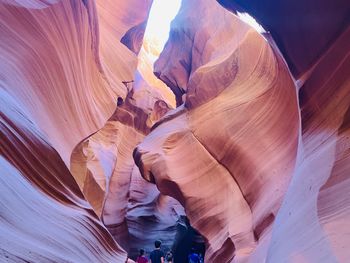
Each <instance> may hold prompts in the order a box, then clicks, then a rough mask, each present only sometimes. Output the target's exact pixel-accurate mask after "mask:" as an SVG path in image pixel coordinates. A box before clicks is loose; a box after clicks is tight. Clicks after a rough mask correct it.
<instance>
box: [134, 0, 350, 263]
mask: <svg viewBox="0 0 350 263" xmlns="http://www.w3.org/2000/svg"><path fill="white" fill-rule="evenodd" d="M221 2H225V3H226V4H225V6H229V2H230V1H221ZM240 2H242V1H231V2H230V3H233V5H230V6H231V7H232V6H233V7H235V6H237V5H238V6H239V7H242V6H243V7H244V8H245V10H248V11H251V12H250V13H251V14H252V15H256V17H257V18H258V21H262V24H263V26H264V27H265V29H266V30H267V31H268V32H271V35H269V34H267V35H265V37H266V39H264V38H263V37H262V36H261V35H259V34H257V32H255V30H253V29H252V28H250V27H249V26H248V25H246V24H244V23H243V22H241V21H239V19H238V18H237V17H235V16H234V15H233V14H230V13H229V12H228V11H226V10H224V9H223V8H221V7H220V6H219V5H218V4H217V3H215V2H214V1H210V0H208V1H205V0H202V1H200V0H198V1H183V4H182V7H181V10H180V12H179V14H178V16H177V17H176V19H175V20H174V21H173V23H172V29H171V32H170V38H169V41H168V42H167V45H166V47H165V49H164V51H163V52H162V54H161V56H160V58H159V60H158V61H157V62H156V64H155V74H156V75H157V76H158V77H159V78H160V79H161V80H163V81H164V82H165V83H167V85H168V86H169V87H170V88H171V89H172V90H173V92H174V94H175V96H176V100H177V104H178V105H180V104H182V103H183V106H181V107H179V108H178V109H177V110H176V111H173V112H170V113H168V114H167V116H166V117H165V118H163V120H161V121H160V122H159V123H157V124H156V125H155V126H154V127H153V131H152V132H151V134H150V135H148V136H147V137H146V138H145V140H144V141H143V142H142V143H141V144H140V145H138V147H137V148H136V150H135V152H134V158H135V161H136V163H137V165H138V166H139V168H140V170H141V174H142V176H143V177H144V178H146V179H147V180H149V181H151V182H154V183H155V184H156V185H157V186H158V188H159V189H160V191H161V192H162V193H164V194H167V195H170V196H173V197H174V198H176V199H177V200H179V201H180V203H181V204H182V205H183V206H184V208H185V211H186V214H187V215H188V217H189V219H190V221H191V225H192V226H194V227H195V228H196V229H197V230H198V231H199V232H200V233H201V234H202V235H203V236H204V237H205V239H206V244H207V252H206V260H207V261H208V262H247V261H248V262H262V261H266V262H347V259H348V258H350V255H349V249H348V244H349V232H348V230H347V229H349V222H350V220H349V207H350V203H349V198H348V197H349V190H350V189H349V176H348V175H349V174H350V170H349V168H350V167H349V165H348V159H349V153H350V150H349V149H350V148H349V140H348V133H349V125H348V124H349V114H348V113H349V106H350V98H349V95H350V86H349V76H350V74H349V73H350V72H349V68H350V67H349V50H350V45H349V39H350V38H349V21H348V19H346V18H344V16H343V15H344V14H345V13H346V12H347V13H348V10H349V6H348V5H346V4H345V3H344V1H343V2H342V1H336V4H335V5H333V4H332V8H331V9H327V6H328V4H327V1H323V2H322V3H321V4H320V5H318V6H317V8H316V9H315V12H317V15H319V18H320V19H323V18H322V14H323V13H325V12H329V14H328V15H327V16H334V15H335V14H336V12H335V10H339V11H340V9H342V8H343V9H342V10H341V12H340V13H339V14H340V15H339V17H337V19H336V20H333V21H332V23H331V25H328V26H327V27H326V28H325V30H326V31H325V35H323V31H322V30H323V29H322V26H321V25H322V23H321V24H320V25H318V26H316V25H317V24H315V23H312V21H311V18H310V17H308V16H307V15H306V14H305V13H304V12H305V9H303V4H300V3H297V2H293V3H290V4H288V3H283V4H281V5H278V4H277V2H273V1H272V2H271V3H269V4H267V5H263V6H262V5H261V4H258V3H257V1H246V2H244V3H243V2H242V3H240ZM255 2H256V3H255ZM309 2H311V1H309ZM309 2H308V1H307V2H306V3H305V6H311V3H309ZM236 4H237V5H236ZM329 4H330V3H329ZM290 6H293V7H294V8H292V9H289V8H288V7H290ZM297 6H298V7H297ZM299 6H300V7H299ZM270 7H271V8H270ZM298 8H299V9H298ZM193 10H196V12H195V14H194V13H193ZM235 10H236V9H235ZM298 10H299V11H298ZM238 11H242V8H240V9H238ZM279 11H281V13H280V14H279V13H278V12H279ZM286 12H288V13H289V12H291V14H292V15H295V17H300V19H299V18H298V19H297V23H296V24H295V25H297V24H298V25H299V27H298V28H301V29H300V30H298V29H297V28H293V30H292V29H291V28H290V27H289V25H291V23H288V21H289V22H290V19H289V16H287V15H285V13H286ZM199 14H200V15H199ZM281 15H284V18H281V17H280V16H281ZM260 18H261V20H260ZM280 18H281V19H280ZM286 19H287V20H288V21H286ZM283 21H285V23H284V22H283ZM324 21H327V20H324ZM308 25H310V27H309V26H308ZM293 26H294V24H293ZM316 36H319V37H321V36H323V38H322V40H320V41H318V40H315V39H317V37H316ZM296 41H297V42H298V43H296ZM299 43H300V44H299ZM303 43H305V45H304V44H303ZM314 43H317V46H316V47H314V45H315V44H314ZM280 50H281V53H280ZM282 54H283V55H284V58H285V59H286V61H287V63H288V66H289V69H288V68H287V65H286V64H285V63H284V60H283V58H282V56H281V55H282ZM289 70H290V71H291V72H292V73H293V74H294V78H295V84H294V82H293V79H292V76H291V74H290V73H289ZM298 89H299V94H298V95H299V100H298V99H297V91H298Z"/></svg>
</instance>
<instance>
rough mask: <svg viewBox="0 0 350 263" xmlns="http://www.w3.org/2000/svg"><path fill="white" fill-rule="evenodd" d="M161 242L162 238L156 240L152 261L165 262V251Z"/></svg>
mask: <svg viewBox="0 0 350 263" xmlns="http://www.w3.org/2000/svg"><path fill="white" fill-rule="evenodd" d="M161 244H162V241H160V240H156V241H155V242H154V246H155V250H153V251H152V252H151V254H150V263H164V252H163V251H162V250H161V249H160V246H161Z"/></svg>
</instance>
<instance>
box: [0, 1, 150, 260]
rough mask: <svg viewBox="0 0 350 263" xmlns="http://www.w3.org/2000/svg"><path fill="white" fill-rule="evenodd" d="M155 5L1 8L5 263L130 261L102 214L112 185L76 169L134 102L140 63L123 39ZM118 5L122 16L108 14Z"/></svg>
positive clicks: (17, 4) (23, 4) (10, 4)
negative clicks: (76, 160) (126, 103)
mask: <svg viewBox="0 0 350 263" xmlns="http://www.w3.org/2000/svg"><path fill="white" fill-rule="evenodd" d="M150 4H151V1H145V2H144V5H142V6H139V3H137V2H136V1H135V2H134V6H133V5H132V3H131V2H129V3H128V4H125V2H123V1H120V3H119V4H118V3H116V1H96V2H95V1H89V0H87V1H75V0H74V1H73V0H72V1H69V0H62V1H38V0H37V1H35V0H29V1H20V0H18V1H1V2H0V23H1V27H0V35H1V43H0V54H1V72H0V80H1V81H0V82H1V83H0V86H1V101H2V102H1V156H2V157H1V158H2V159H1V169H2V170H1V180H2V181H3V182H4V184H2V188H1V194H0V195H1V200H3V202H2V203H1V210H0V211H1V233H6V235H1V238H0V240H1V255H0V258H1V260H3V259H4V260H10V261H15V262H19V261H26V262H28V261H29V262H39V261H40V262H52V261H56V262H125V261H126V259H127V255H126V252H125V251H124V250H123V249H121V248H120V247H119V246H118V245H117V244H116V243H115V241H114V240H113V238H112V236H111V235H110V234H109V233H108V231H107V230H106V228H105V227H104V226H103V224H102V222H101V221H100V220H99V219H98V218H97V217H96V215H95V212H96V213H97V214H99V213H101V208H100V203H101V202H102V201H101V200H103V191H104V189H103V187H105V185H106V182H104V180H106V179H107V180H108V179H109V178H102V177H101V176H100V179H101V180H100V181H95V179H94V178H93V177H92V175H91V173H90V174H89V175H88V176H87V177H86V178H82V177H80V178H78V177H72V174H71V173H70V172H69V170H68V169H67V166H68V167H69V164H70V159H71V154H72V152H73V149H75V148H76V145H78V144H79V143H80V142H81V141H84V139H85V138H86V137H88V136H90V135H91V134H93V133H94V132H96V131H97V130H99V129H100V128H102V127H103V126H104V125H105V123H106V121H107V120H108V118H109V117H110V116H111V115H112V114H113V112H114V110H115V108H116V99H117V97H118V96H121V97H123V96H124V97H125V96H126V94H127V92H128V89H127V87H125V85H123V84H122V81H124V80H130V79H132V78H133V75H134V71H135V70H136V66H137V57H136V55H135V54H134V53H133V52H132V51H130V50H129V49H128V47H126V46H125V45H124V44H123V43H120V39H121V38H122V37H123V35H125V33H126V32H127V31H128V30H129V29H130V28H132V27H134V26H136V25H138V24H140V22H142V21H145V19H146V17H147V15H148V11H149V7H150ZM112 6H113V7H115V6H117V7H118V12H119V15H118V16H116V19H113V18H114V17H113V16H110V15H111V14H110V13H108V12H106V10H108V11H113V10H112V9H111V7H112ZM135 6H137V8H135ZM130 10H132V11H133V12H132V15H131V16H129V11H130ZM115 32H117V34H113V33H115ZM113 56H114V57H113ZM94 146H95V147H98V146H97V145H94ZM99 147H100V148H103V145H99ZM56 151H57V152H56ZM80 157H82V156H80ZM61 158H62V159H61ZM113 158H115V157H114V156H113V157H112V159H113ZM130 159H132V157H131V154H130ZM81 161H82V160H81ZM84 169H86V170H88V169H91V170H93V172H94V174H98V172H101V171H100V170H98V169H101V167H98V166H94V165H91V166H90V167H84V165H82V166H81V167H79V168H78V171H79V173H80V174H83V173H82V172H81V170H84ZM94 169H95V170H94ZM72 172H73V176H75V174H76V173H75V172H76V171H74V170H72ZM100 175H101V173H100ZM7 176H8V177H9V178H11V179H10V180H5V178H6V177H7ZM24 178H25V179H24ZM73 178H75V179H76V181H77V182H78V184H76V182H75V181H74V179H73ZM91 185H93V186H94V187H91ZM79 186H80V187H79ZM79 188H80V189H79ZM80 190H81V191H82V192H84V195H85V196H87V197H88V198H87V199H88V200H89V201H90V204H91V205H92V206H93V208H94V210H95V211H93V210H92V209H91V207H90V205H89V204H88V203H87V202H86V201H85V200H84V197H83V195H82V193H81V192H80ZM21 195H23V196H22V197H21ZM12 230H13V231H12ZM34 244H37V246H36V245H34Z"/></svg>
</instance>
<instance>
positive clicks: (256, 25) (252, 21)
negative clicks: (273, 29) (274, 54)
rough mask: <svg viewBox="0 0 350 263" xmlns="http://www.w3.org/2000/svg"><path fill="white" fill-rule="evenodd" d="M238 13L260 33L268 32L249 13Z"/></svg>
mask: <svg viewBox="0 0 350 263" xmlns="http://www.w3.org/2000/svg"><path fill="white" fill-rule="evenodd" d="M237 15H238V17H239V18H240V19H241V20H242V21H244V22H245V23H247V24H248V25H250V26H251V27H253V28H255V30H256V31H258V32H259V33H260V34H261V33H265V32H266V31H265V29H264V28H263V27H262V26H261V25H260V24H259V23H258V22H256V20H255V19H254V18H253V17H252V16H250V15H249V14H247V13H239V12H237Z"/></svg>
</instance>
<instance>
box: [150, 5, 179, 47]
mask: <svg viewBox="0 0 350 263" xmlns="http://www.w3.org/2000/svg"><path fill="white" fill-rule="evenodd" d="M180 6H181V0H154V1H153V4H152V7H151V11H150V14H149V18H148V22H147V27H146V32H145V39H146V40H152V42H155V43H154V44H156V45H157V49H158V50H160V51H161V50H163V48H164V45H165V42H166V41H167V40H168V38H169V31H170V23H171V21H172V20H173V19H174V17H175V16H176V14H177V13H178V12H179V9H180Z"/></svg>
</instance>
